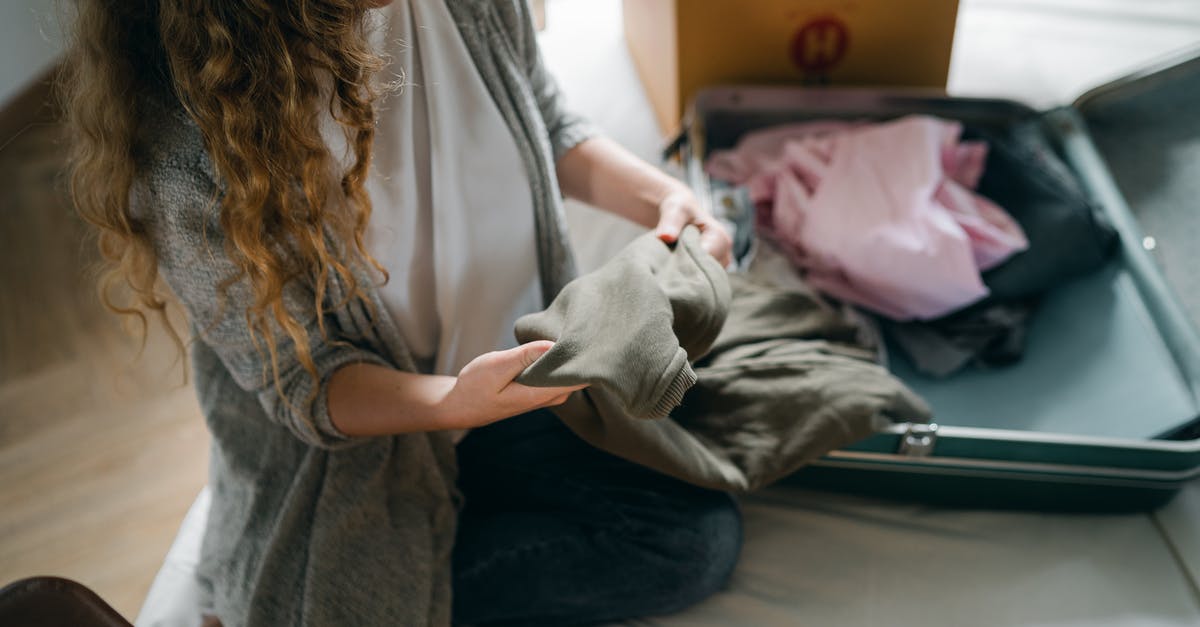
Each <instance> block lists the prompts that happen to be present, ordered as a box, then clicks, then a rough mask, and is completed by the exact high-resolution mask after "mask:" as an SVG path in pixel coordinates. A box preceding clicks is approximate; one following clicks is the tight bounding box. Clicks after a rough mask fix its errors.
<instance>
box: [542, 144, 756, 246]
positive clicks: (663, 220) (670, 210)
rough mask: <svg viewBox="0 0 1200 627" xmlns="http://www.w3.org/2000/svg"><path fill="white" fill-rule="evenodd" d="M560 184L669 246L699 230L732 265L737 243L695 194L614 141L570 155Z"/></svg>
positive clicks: (585, 146)
mask: <svg viewBox="0 0 1200 627" xmlns="http://www.w3.org/2000/svg"><path fill="white" fill-rule="evenodd" d="M558 183H559V185H560V186H562V190H563V192H564V193H565V194H566V195H567V196H568V197H570V198H574V199H576V200H580V201H583V202H585V203H587V204H589V205H592V206H594V207H597V208H599V209H603V210H605V211H610V212H612V213H615V214H617V215H619V216H622V217H625V218H628V219H629V220H632V221H633V222H636V223H638V224H640V225H642V226H644V227H646V228H653V229H654V231H655V233H657V234H658V237H659V239H661V240H662V241H664V242H667V243H671V242H674V241H675V240H676V239H678V238H679V234H680V233H681V232H683V227H685V226H687V225H689V224H695V225H696V226H697V227H698V228H699V229H700V241H701V242H702V243H703V244H704V248H705V250H707V251H708V252H709V253H710V254H711V255H712V256H713V257H715V258H716V260H717V261H719V262H721V265H723V266H727V265H729V261H730V258H731V254H730V249H731V248H732V247H733V241H732V240H731V239H730V237H729V233H727V232H726V231H725V227H724V226H722V225H721V223H720V222H718V221H717V219H716V218H714V217H713V216H712V214H710V213H709V212H708V211H706V210H705V209H703V208H702V207H701V206H700V201H698V200H697V199H696V195H695V194H693V193H692V191H691V189H690V188H688V186H687V185H684V184H683V183H681V182H680V181H678V180H676V179H673V178H671V177H670V176H668V175H667V174H666V173H665V172H663V171H661V170H659V169H657V168H655V167H654V166H652V165H650V164H649V163H646V162H645V161H642V160H641V159H639V158H637V157H636V156H634V155H633V153H631V152H629V151H628V150H625V149H624V148H622V147H621V146H619V145H618V144H617V143H616V142H614V141H612V140H611V139H608V138H605V137H593V138H591V139H588V140H586V141H583V142H581V143H580V144H578V145H577V146H575V147H574V148H572V149H570V150H568V151H567V153H566V154H565V155H563V157H562V158H561V159H559V160H558Z"/></svg>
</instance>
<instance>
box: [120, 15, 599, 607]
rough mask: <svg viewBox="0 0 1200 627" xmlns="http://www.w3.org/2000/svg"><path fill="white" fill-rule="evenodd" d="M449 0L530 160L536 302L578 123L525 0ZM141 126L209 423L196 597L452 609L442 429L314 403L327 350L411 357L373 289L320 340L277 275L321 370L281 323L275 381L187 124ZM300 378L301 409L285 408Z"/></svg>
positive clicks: (332, 298) (550, 264) (388, 361)
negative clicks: (360, 433) (370, 432)
mask: <svg viewBox="0 0 1200 627" xmlns="http://www.w3.org/2000/svg"><path fill="white" fill-rule="evenodd" d="M446 2H447V5H448V7H449V9H450V11H451V13H452V15H453V16H454V19H455V21H456V22H457V23H458V27H459V30H460V32H461V34H462V38H463V40H464V42H465V43H466V46H467V48H468V50H469V51H470V54H471V57H472V59H473V60H474V62H475V65H476V67H477V68H478V71H479V73H480V75H481V76H482V78H483V80H484V82H485V83H486V85H487V87H488V90H489V91H490V93H491V95H492V98H493V100H494V101H495V103H496V105H497V106H498V107H499V109H500V112H501V113H502V115H503V117H504V119H505V120H506V122H507V123H508V126H509V127H510V129H511V131H512V133H513V136H514V137H515V139H516V144H517V147H518V150H519V152H520V156H521V159H522V162H523V164H524V166H525V169H526V172H527V173H528V175H529V176H528V178H529V181H530V185H531V188H532V196H533V200H534V212H535V218H536V219H535V224H536V228H537V236H538V237H537V241H538V251H537V253H538V261H539V269H540V276H541V282H542V287H543V289H542V292H543V294H545V297H546V300H547V303H549V302H550V300H551V299H553V297H554V296H555V295H556V294H557V293H558V292H559V290H560V289H561V287H562V286H563V285H564V284H565V283H566V282H567V281H569V280H570V279H571V278H572V275H573V272H574V269H573V263H572V260H571V254H570V251H569V249H568V246H567V241H566V237H565V232H564V226H563V224H564V222H563V216H562V199H561V196H560V192H559V189H558V185H557V182H556V179H555V171H554V163H555V161H556V160H557V158H558V157H560V156H561V155H562V154H563V153H564V152H565V151H567V150H568V149H570V148H571V147H572V146H574V145H575V144H577V143H579V142H580V141H582V140H583V139H584V138H586V137H587V136H588V135H589V134H590V132H591V131H590V129H589V128H588V127H587V126H586V125H585V124H584V123H582V121H581V120H579V119H578V118H576V117H574V116H572V115H570V114H568V113H567V112H566V111H565V110H564V109H563V108H562V105H561V103H560V98H559V93H558V89H557V86H556V85H555V83H554V81H553V79H552V78H551V77H550V76H549V75H548V74H547V72H546V69H545V67H544V66H543V65H542V62H541V58H540V56H539V53H538V50H537V43H536V40H535V38H534V32H533V29H532V28H531V26H530V17H529V14H528V8H527V7H526V5H525V3H524V0H446ZM143 131H144V132H143V133H142V135H143V136H144V137H147V138H149V139H148V140H146V142H145V143H146V145H144V146H142V147H141V148H140V155H139V159H140V171H141V176H140V178H139V180H138V182H137V184H136V185H135V187H134V192H133V198H132V202H133V207H134V212H135V217H137V218H138V219H139V220H140V221H141V222H142V223H143V224H144V226H145V228H146V229H147V232H148V233H149V234H150V237H151V240H152V242H153V244H154V247H155V252H156V254H157V257H158V261H159V264H160V271H161V273H162V276H163V277H164V278H165V279H166V281H167V283H168V284H169V285H170V287H171V289H172V290H173V291H174V292H175V294H176V296H177V297H178V298H179V300H180V301H181V302H182V303H183V305H184V306H185V308H186V309H187V311H188V313H189V316H190V319H191V324H192V328H193V330H194V331H193V332H194V334H195V336H196V341H195V342H194V344H193V349H192V364H193V376H194V378H195V383H196V390H197V395H198V397H199V401H200V406H201V409H202V410H203V413H204V415H205V417H206V419H207V422H208V426H209V429H210V430H211V432H212V436H213V449H212V459H211V466H210V476H209V485H210V487H211V489H212V494H213V501H212V509H211V511H210V513H209V519H208V526H207V529H206V532H205V536H204V542H203V549H202V554H201V561H200V564H199V569H198V572H199V574H198V576H199V578H200V583H201V588H202V589H203V590H204V596H205V599H204V600H205V604H206V608H207V611H208V612H210V613H212V614H215V615H216V616H218V617H219V618H220V619H221V620H222V621H223V622H224V624H225V625H226V626H227V627H231V626H236V625H339V626H340V625H446V624H449V622H450V551H451V548H452V544H453V540H454V533H455V520H456V513H457V506H458V505H459V500H460V497H459V495H458V493H457V489H456V487H455V480H456V472H457V471H456V466H455V452H454V446H453V443H452V442H451V439H450V437H449V436H448V435H446V434H444V433H427V434H416V435H403V436H395V437H376V438H351V437H347V436H346V435H344V434H342V433H339V432H338V430H337V429H336V428H335V427H334V425H333V424H332V422H331V421H330V418H329V415H328V413H327V411H326V406H325V388H326V383H327V381H328V378H329V375H331V374H332V373H333V372H334V371H335V370H337V369H338V368H339V367H341V366H344V365H346V364H351V363H357V362H364V363H374V364H381V365H386V366H391V367H394V368H399V369H402V370H409V371H411V370H413V362H412V358H411V357H410V355H409V352H408V350H407V349H406V347H405V346H404V342H403V339H402V337H401V334H400V332H399V330H398V329H397V327H396V324H395V322H394V321H393V320H391V319H390V318H389V317H388V314H387V308H386V307H384V306H383V304H382V302H380V300H379V295H378V293H377V292H376V291H375V290H374V289H371V290H369V291H368V294H367V295H368V298H369V300H370V301H371V302H372V303H373V305H374V307H373V309H372V308H369V307H365V306H362V305H361V304H352V305H351V306H349V307H343V308H341V309H338V310H337V311H336V312H335V313H331V314H329V315H328V316H327V317H328V319H327V320H326V321H325V323H326V326H327V328H328V329H330V330H331V333H330V335H331V336H332V337H333V339H335V340H340V341H322V340H321V333H320V332H319V331H318V324H317V319H316V315H315V312H314V308H313V306H312V291H311V289H310V287H309V286H308V285H304V284H302V283H299V282H293V284H291V285H289V286H288V287H287V288H286V292H285V302H286V304H287V306H288V308H289V310H290V311H291V312H292V313H293V315H295V316H297V319H298V320H301V321H303V322H305V324H306V325H307V327H308V330H309V337H310V338H311V340H312V356H313V359H314V360H315V362H316V367H317V370H318V374H319V375H320V376H319V378H318V380H317V381H316V382H315V383H314V380H313V379H312V378H311V377H310V376H309V374H308V373H307V372H306V371H305V370H304V369H303V368H302V367H301V366H300V362H299V360H298V358H297V356H296V351H295V347H294V346H293V345H292V343H291V342H290V341H289V340H288V338H287V336H286V335H283V334H280V335H278V337H277V338H276V341H277V344H278V347H279V354H278V365H279V373H280V379H281V383H282V391H283V394H282V396H281V395H280V394H278V393H277V391H276V389H275V386H274V384H273V382H272V379H271V377H270V375H269V373H270V369H269V367H268V364H267V363H266V362H265V360H264V357H263V355H262V354H261V353H260V352H259V350H257V349H256V348H255V343H254V342H253V341H252V340H251V337H250V335H249V333H248V330H247V326H246V323H245V318H244V316H243V314H242V312H243V311H244V310H245V307H246V305H247V304H248V303H249V302H250V300H249V299H250V293H249V291H248V289H247V286H246V285H245V284H244V283H242V284H235V285H233V286H232V287H231V288H230V289H229V291H228V294H227V297H226V299H225V302H224V303H223V306H222V303H221V298H220V297H219V290H218V286H219V285H220V284H221V282H222V280H223V279H225V278H226V277H228V276H230V275H231V274H232V273H233V265H232V264H231V262H230V260H229V258H228V257H227V256H226V253H225V247H224V246H225V244H224V241H223V237H222V233H221V230H220V226H219V223H218V216H217V212H216V209H215V207H214V206H213V203H212V199H213V198H214V197H215V195H216V194H217V193H218V191H219V185H218V183H217V182H216V175H215V172H214V169H213V166H212V163H211V162H210V160H209V158H208V156H207V154H206V152H205V150H204V148H203V144H202V141H201V137H200V134H199V131H198V129H197V128H196V127H195V125H194V124H193V123H192V122H191V121H190V119H189V118H188V117H187V116H186V115H185V114H184V113H183V112H182V110H181V109H180V108H178V107H166V108H161V107H160V108H159V109H158V110H157V113H155V110H154V109H153V108H151V111H150V115H147V116H145V119H144V120H143ZM362 276H363V277H364V278H365V280H367V281H374V279H373V278H367V277H369V275H368V274H367V273H366V272H365V271H363V272H362ZM371 284H372V285H373V284H374V283H371ZM343 292H344V288H343V286H341V285H338V284H335V285H333V286H332V288H331V289H330V293H329V294H328V301H329V302H330V303H336V302H340V301H341V300H342V297H343V295H344V294H343ZM314 385H316V386H317V389H316V390H314V389H313V387H314ZM313 392H315V393H316V403H315V405H314V406H313V411H311V412H309V411H297V409H298V408H300V409H304V408H307V407H308V403H307V402H306V400H307V399H309V398H310V395H311V394H312V393H313Z"/></svg>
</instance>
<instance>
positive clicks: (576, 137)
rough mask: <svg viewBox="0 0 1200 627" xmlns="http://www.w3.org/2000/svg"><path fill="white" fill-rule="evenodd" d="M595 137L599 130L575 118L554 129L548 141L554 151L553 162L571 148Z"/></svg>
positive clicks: (579, 118) (583, 120)
mask: <svg viewBox="0 0 1200 627" xmlns="http://www.w3.org/2000/svg"><path fill="white" fill-rule="evenodd" d="M597 135H600V129H599V128H598V127H596V125H594V124H592V123H591V122H588V121H587V120H585V119H583V118H581V117H576V118H574V119H573V120H571V121H570V122H569V123H567V124H565V125H563V126H562V127H561V128H559V129H556V130H555V132H554V133H553V134H552V137H551V140H550V141H551V144H552V148H553V149H554V162H555V163H558V160H559V159H562V158H563V155H565V154H567V152H568V151H570V150H571V149H572V148H574V147H576V146H578V145H579V144H582V143H583V142H584V141H585V140H588V139H591V138H593V137H596V136H597Z"/></svg>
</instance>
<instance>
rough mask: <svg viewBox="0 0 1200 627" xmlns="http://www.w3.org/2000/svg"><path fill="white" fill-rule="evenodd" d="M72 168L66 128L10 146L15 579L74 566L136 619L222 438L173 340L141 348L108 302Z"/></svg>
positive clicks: (3, 243)
mask: <svg viewBox="0 0 1200 627" xmlns="http://www.w3.org/2000/svg"><path fill="white" fill-rule="evenodd" d="M62 168H63V147H62V129H61V128H60V127H59V126H57V125H41V126H37V127H34V128H31V129H29V130H28V131H26V132H25V133H23V134H22V135H21V136H19V137H18V138H17V139H15V140H14V141H12V142H10V143H8V144H7V145H5V146H4V147H3V148H0V585H4V584H7V583H9V582H10V581H13V580H15V579H19V578H22V577H27V576H31V575H39V574H50V575H59V576H64V577H69V578H72V579H76V580H78V581H80V582H82V583H84V584H85V585H87V586H89V587H91V588H92V589H93V590H95V591H96V592H98V593H99V594H100V596H102V597H103V598H104V599H106V600H107V601H108V602H109V603H110V604H112V605H113V606H114V607H116V608H117V609H118V610H119V611H120V612H121V613H122V614H124V615H125V616H127V617H129V618H130V619H131V620H132V618H133V617H134V616H136V614H137V611H138V608H139V607H140V606H141V602H142V599H143V598H144V597H145V595H146V591H147V589H148V588H149V586H150V582H151V580H152V579H153V577H154V574H155V572H156V571H157V569H158V566H159V564H160V562H161V561H162V559H163V556H164V555H165V554H166V551H167V548H168V547H169V546H170V544H171V540H172V539H173V537H174V534H175V531H176V529H177V527H178V525H179V523H180V521H181V520H182V519H183V515H184V513H185V512H186V511H187V508H188V505H189V504H190V503H191V502H192V500H193V499H194V498H195V497H196V494H197V493H198V492H199V490H200V488H201V487H202V486H203V485H204V482H205V473H206V468H207V463H208V435H207V432H206V431H205V428H204V425H203V421H202V419H201V417H200V415H199V410H198V408H197V406H196V401H195V397H194V394H193V390H192V388H191V387H190V386H189V385H185V384H183V376H184V373H183V370H182V367H181V365H180V363H181V362H179V358H178V356H177V354H176V351H175V349H174V347H173V345H172V344H171V342H170V341H169V340H168V339H167V338H166V336H165V335H164V334H163V333H162V332H161V331H160V330H158V329H152V330H151V331H152V332H151V334H150V335H149V337H148V340H147V343H146V347H145V350H144V351H143V353H142V354H141V355H140V356H139V355H138V341H137V338H136V336H133V335H130V334H129V333H127V332H125V330H123V328H122V324H121V322H120V320H118V319H117V318H116V317H115V316H114V315H113V314H110V313H108V312H107V311H105V310H104V308H103V307H102V306H101V305H100V303H99V299H98V298H97V297H96V290H95V288H94V284H95V281H94V278H93V276H92V272H91V268H92V266H94V259H95V254H94V253H93V249H94V246H93V245H92V244H91V242H90V241H85V240H86V237H85V233H86V232H87V230H86V229H85V228H84V225H83V224H82V223H81V222H80V220H79V219H78V218H77V217H76V216H75V215H74V214H73V213H72V212H71V210H70V209H69V206H68V204H67V202H66V199H65V194H64V192H63V189H64V185H63V178H62V176H63V172H62Z"/></svg>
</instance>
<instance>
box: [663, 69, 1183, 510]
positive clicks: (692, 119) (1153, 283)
mask: <svg viewBox="0 0 1200 627" xmlns="http://www.w3.org/2000/svg"><path fill="white" fill-rule="evenodd" d="M914 113H922V114H930V115H936V116H939V117H944V118H950V119H957V120H960V121H963V122H964V123H965V124H968V125H974V126H978V127H985V128H996V129H1004V128H1008V127H1012V126H1013V125H1017V124H1023V125H1027V126H1032V127H1034V128H1036V129H1037V130H1038V132H1040V133H1041V134H1042V135H1043V136H1044V139H1045V141H1047V142H1049V145H1050V146H1051V147H1052V148H1053V149H1054V150H1055V152H1056V153H1057V154H1058V155H1059V156H1060V157H1061V158H1062V160H1063V161H1064V162H1065V163H1066V164H1067V165H1068V166H1069V167H1070V168H1071V170H1072V171H1073V174H1074V175H1075V177H1076V178H1077V179H1078V181H1079V183H1080V184H1081V185H1082V187H1083V189H1084V191H1085V192H1086V193H1087V194H1089V195H1090V197H1091V199H1092V200H1093V201H1094V202H1096V203H1098V204H1099V205H1100V206H1102V208H1103V211H1104V212H1105V214H1106V215H1107V217H1108V218H1109V220H1110V221H1111V223H1112V224H1113V226H1114V227H1115V228H1116V230H1117V232H1118V234H1119V236H1120V245H1119V251H1118V253H1117V254H1116V255H1115V256H1114V259H1113V260H1112V261H1111V262H1109V263H1108V265H1107V266H1106V267H1104V268H1103V269H1102V270H1100V271H1098V272H1096V273H1093V274H1091V275H1089V276H1086V277H1084V278H1082V279H1078V280H1075V281H1073V282H1071V283H1069V284H1067V285H1065V286H1063V287H1060V288H1057V289H1056V290H1054V291H1052V292H1050V293H1049V295H1048V296H1047V297H1046V298H1045V299H1044V300H1043V301H1042V304H1041V306H1040V307H1039V309H1038V311H1037V313H1036V314H1035V315H1034V316H1033V318H1032V321H1031V323H1030V326H1029V329H1028V333H1029V335H1028V341H1027V348H1026V351H1025V354H1024V357H1023V358H1022V359H1021V361H1019V362H1018V363H1016V364H1015V365H1012V366H1007V367H1003V368H994V369H969V370H967V371H964V372H961V373H959V374H957V375H954V376H952V377H950V378H947V379H933V378H929V377H926V376H924V375H921V374H919V373H918V372H917V371H916V370H915V369H914V368H913V367H912V365H911V363H909V362H908V361H907V360H906V359H905V358H904V357H903V356H902V355H899V354H897V353H898V351H892V355H891V356H890V358H889V364H888V366H889V368H890V369H891V370H892V372H893V373H894V374H895V375H897V376H898V377H900V378H901V379H903V380H904V381H905V382H906V383H908V384H909V385H910V386H911V387H912V389H913V390H914V391H916V392H917V393H918V394H920V395H921V396H923V397H924V398H925V399H926V400H927V401H929V403H930V404H931V405H932V407H933V409H934V413H935V421H936V424H931V425H916V424H913V425H897V426H895V427H893V428H891V429H889V430H887V431H885V432H882V433H880V434H878V435H876V436H874V437H872V438H870V439H868V440H865V441H863V442H860V443H858V444H856V445H853V446H851V447H848V448H845V449H841V450H837V451H834V452H832V453H830V454H828V455H827V456H826V457H824V458H823V459H821V460H820V461H819V462H817V463H815V464H813V465H812V466H809V467H807V468H805V469H803V470H801V471H800V472H799V473H797V474H796V475H795V476H794V477H793V478H792V479H789V481H793V480H794V481H796V482H799V483H803V484H807V485H810V486H816V487H824V488H831V489H837V490H845V491H854V492H861V493H869V494H873V495H880V496H891V497H897V498H904V499H918V500H921V501H927V502H933V503H940V504H957V505H968V506H984V507H1016V508H1036V509H1055V510H1077V511H1136V510H1144V509H1150V508H1155V507H1158V506H1160V505H1162V504H1164V503H1166V502H1167V501H1168V500H1170V498H1171V497H1172V496H1174V494H1175V493H1176V492H1177V491H1178V490H1179V489H1180V488H1181V487H1182V486H1183V484H1184V483H1185V482H1186V481H1188V480H1190V479H1192V478H1194V477H1197V476H1200V439H1198V438H1200V332H1198V331H1197V329H1198V324H1197V323H1198V321H1200V51H1194V52H1193V53H1192V54H1189V55H1185V57H1183V58H1177V59H1174V60H1172V61H1171V62H1168V63H1164V64H1163V65H1161V66H1159V67H1157V68H1154V69H1151V70H1148V71H1146V72H1143V73H1139V74H1136V75H1132V76H1128V77H1125V78H1122V79H1120V80H1117V81H1115V82H1113V83H1110V84H1108V85H1105V86H1102V87H1099V88H1096V89H1094V90H1092V91H1090V92H1088V93H1087V94H1085V95H1083V96H1082V97H1080V98H1079V99H1077V100H1076V101H1075V102H1074V103H1073V104H1072V105H1070V106H1064V107H1060V108H1055V109H1052V110H1049V111H1036V110H1033V109H1031V108H1029V107H1027V106H1025V105H1022V104H1020V103H1017V102H1013V101H1008V100H994V99H980V98H953V97H947V96H944V95H940V94H935V93H930V92H926V91H912V90H907V91H906V90H873V89H832V88H830V89H811V88H801V87H757V86H750V87H744V86H730V87H717V88H711V89H707V90H704V91H702V92H701V93H699V94H698V95H697V97H696V98H695V99H694V101H693V103H692V105H691V107H690V109H689V112H688V114H687V116H686V117H685V119H684V132H683V134H682V135H681V138H680V140H679V141H678V142H677V143H676V144H675V146H674V148H675V149H678V150H679V151H680V155H681V157H682V160H683V163H684V166H685V171H686V175H687V178H688V181H689V183H690V184H691V185H692V186H693V187H694V189H696V191H697V192H698V194H699V195H700V196H701V197H702V198H706V197H707V198H708V199H710V200H712V202H713V205H714V209H715V210H716V211H717V212H718V213H719V214H720V213H722V212H723V211H724V212H726V213H729V215H727V216H726V217H727V218H729V219H730V220H732V221H733V222H734V223H735V224H737V225H738V231H739V232H738V233H736V234H735V253H736V252H738V251H739V249H741V250H744V249H745V246H746V244H747V239H746V237H745V236H746V233H745V231H746V230H748V229H750V228H752V227H751V224H752V219H751V216H749V215H747V214H748V213H749V212H747V211H745V210H744V209H742V210H739V209H738V208H737V207H738V203H734V202H730V200H729V197H730V194H729V190H728V189H727V188H726V186H724V184H722V183H719V182H716V181H713V180H710V179H709V178H708V176H707V175H706V174H705V173H704V168H703V164H704V159H705V158H706V157H707V155H708V154H710V153H711V151H713V150H717V149H722V148H729V147H732V146H733V145H734V144H735V142H736V141H737V139H738V138H739V137H740V136H741V135H742V134H744V133H745V132H747V131H750V130H754V129H760V128H764V127H767V126H773V125H777V124H783V123H788V122H796V121H801V120H806V119H819V118H843V119H856V120H860V119H879V120H882V119H890V118H895V117H899V116H902V115H908V114H914Z"/></svg>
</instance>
